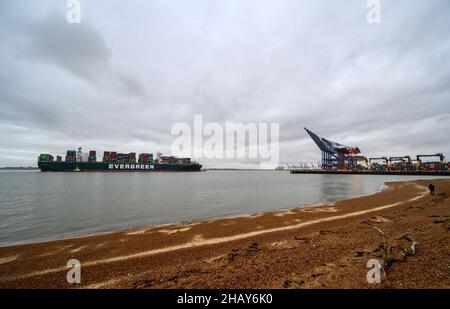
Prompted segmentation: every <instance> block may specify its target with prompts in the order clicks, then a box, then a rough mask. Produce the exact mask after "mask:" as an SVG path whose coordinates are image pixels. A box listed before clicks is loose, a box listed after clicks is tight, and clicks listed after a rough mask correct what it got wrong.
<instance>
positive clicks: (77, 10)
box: [66, 0, 81, 24]
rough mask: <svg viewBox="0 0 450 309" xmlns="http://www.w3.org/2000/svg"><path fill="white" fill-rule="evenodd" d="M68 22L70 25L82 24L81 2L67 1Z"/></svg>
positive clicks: (75, 0) (77, 0)
mask: <svg viewBox="0 0 450 309" xmlns="http://www.w3.org/2000/svg"><path fill="white" fill-rule="evenodd" d="M66 8H67V12H66V20H67V22H68V23H69V24H79V23H81V3H80V0H67V1H66Z"/></svg>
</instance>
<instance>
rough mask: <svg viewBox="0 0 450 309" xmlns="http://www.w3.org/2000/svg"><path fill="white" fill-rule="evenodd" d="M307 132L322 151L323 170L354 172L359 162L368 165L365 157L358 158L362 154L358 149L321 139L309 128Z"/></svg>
mask: <svg viewBox="0 0 450 309" xmlns="http://www.w3.org/2000/svg"><path fill="white" fill-rule="evenodd" d="M305 130H306V132H308V134H309V136H311V138H312V139H313V141H314V142H315V143H316V145H317V146H318V147H319V149H320V150H321V151H322V169H338V170H352V169H355V168H356V165H357V164H358V161H362V160H363V161H365V162H366V163H367V159H366V158H365V157H363V156H358V154H359V153H361V151H360V150H359V148H358V147H350V146H346V145H342V144H339V143H336V142H333V141H330V140H328V139H326V138H323V137H320V136H318V135H317V134H315V133H314V132H312V131H311V130H308V129H307V128H305Z"/></svg>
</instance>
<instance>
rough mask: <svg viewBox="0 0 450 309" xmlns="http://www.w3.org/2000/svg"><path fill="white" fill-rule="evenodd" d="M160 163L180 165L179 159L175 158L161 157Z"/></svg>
mask: <svg viewBox="0 0 450 309" xmlns="http://www.w3.org/2000/svg"><path fill="white" fill-rule="evenodd" d="M160 161H161V163H163V164H176V163H178V158H177V157H173V156H161V159H160Z"/></svg>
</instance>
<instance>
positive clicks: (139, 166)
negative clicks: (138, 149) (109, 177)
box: [108, 164, 155, 170]
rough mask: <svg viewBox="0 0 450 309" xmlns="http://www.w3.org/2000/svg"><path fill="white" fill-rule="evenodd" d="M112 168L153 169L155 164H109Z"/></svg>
mask: <svg viewBox="0 0 450 309" xmlns="http://www.w3.org/2000/svg"><path fill="white" fill-rule="evenodd" d="M108 168H109V169H110V170H129V169H132V170H153V169H155V166H154V165H153V164H109V165H108Z"/></svg>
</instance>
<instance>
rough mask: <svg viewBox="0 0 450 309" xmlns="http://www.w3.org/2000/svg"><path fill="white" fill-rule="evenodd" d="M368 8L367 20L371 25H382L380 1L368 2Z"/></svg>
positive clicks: (372, 0)
mask: <svg viewBox="0 0 450 309" xmlns="http://www.w3.org/2000/svg"><path fill="white" fill-rule="evenodd" d="M367 8H368V9H369V11H368V12H367V15H366V20H367V22H368V23H369V24H380V23H381V3H380V0H368V1H367Z"/></svg>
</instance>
